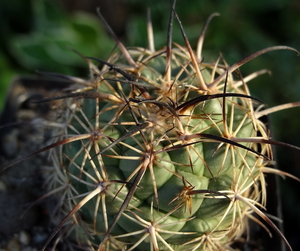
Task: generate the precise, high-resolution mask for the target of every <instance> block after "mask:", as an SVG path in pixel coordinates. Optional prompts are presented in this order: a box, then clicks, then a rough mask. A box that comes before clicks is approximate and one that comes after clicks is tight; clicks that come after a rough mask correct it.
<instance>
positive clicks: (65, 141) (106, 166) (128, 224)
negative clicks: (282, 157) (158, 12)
mask: <svg viewBox="0 0 300 251" xmlns="http://www.w3.org/2000/svg"><path fill="white" fill-rule="evenodd" d="M174 7H175V6H173V9H172V11H171V14H170V25H169V27H172V23H173V22H175V21H177V22H178V23H179V27H180V30H181V33H182V37H183V41H184V43H183V44H176V43H173V42H172V35H171V34H172V31H171V28H169V32H168V36H167V44H166V47H164V48H162V49H160V50H155V49H154V46H153V43H152V41H151V40H150V43H149V44H150V45H149V48H125V47H124V45H123V44H122V43H121V42H120V41H119V40H118V39H116V38H115V35H114V34H113V32H112V31H111V29H110V28H109V26H108V25H107V24H106V22H105V20H103V18H102V16H101V13H99V16H100V18H101V19H102V21H103V22H104V24H105V26H106V28H107V29H108V31H109V32H110V33H111V34H112V36H113V37H114V38H115V39H116V42H117V45H118V51H115V52H113V53H112V54H111V56H110V57H109V58H108V59H105V60H104V59H98V58H93V57H83V58H84V60H86V62H87V63H88V65H89V69H90V78H89V79H88V80H83V79H78V78H75V77H69V76H64V77H65V78H66V77H67V78H68V80H70V81H72V82H74V85H73V88H72V90H71V91H70V90H69V91H68V92H67V93H66V94H65V95H62V96H55V97H52V98H49V99H45V100H42V101H41V102H48V101H55V100H60V104H61V106H60V107H61V108H60V109H61V110H60V111H59V112H58V114H59V116H58V117H57V118H56V121H55V122H56V123H52V124H51V125H54V126H55V135H58V136H59V137H60V138H59V139H58V140H57V138H56V140H57V141H55V142H54V143H53V144H51V145H49V146H47V147H45V148H43V149H40V150H39V151H38V152H42V151H46V150H50V156H51V159H52V162H53V168H52V169H51V170H50V171H49V169H48V171H49V172H48V173H47V174H46V179H45V180H46V182H47V185H48V188H49V195H50V194H56V196H58V197H59V198H60V199H59V201H60V205H59V208H58V209H57V213H56V215H57V217H58V218H59V219H60V223H59V224H58V225H57V228H56V229H55V230H54V232H53V234H52V235H51V236H50V237H49V240H48V242H47V243H46V244H45V247H44V248H46V246H47V245H48V244H49V243H50V241H51V240H52V239H53V238H54V237H55V236H56V234H57V233H58V231H60V230H61V229H64V230H65V232H66V236H68V238H70V239H71V240H72V241H74V242H75V243H76V244H77V245H79V246H81V247H83V248H85V250H86V249H87V250H107V251H109V250H160V251H165V250H170V251H171V250H233V249H232V248H231V244H232V243H233V242H234V240H236V239H237V238H239V237H240V236H241V235H242V234H243V233H244V232H245V230H246V228H247V222H248V220H249V219H250V220H251V219H254V216H253V214H256V215H258V216H259V218H260V219H261V220H260V221H261V224H266V225H269V226H270V227H271V228H273V229H274V230H275V231H276V232H277V233H278V234H279V236H280V237H281V238H282V239H283V240H284V242H285V243H286V245H287V246H288V248H289V249H291V247H290V245H289V244H288V242H287V241H286V239H285V237H284V236H283V235H282V234H281V233H280V231H279V229H278V228H277V227H276V225H275V224H274V223H273V222H272V221H271V220H270V219H269V218H268V217H267V216H266V215H265V214H264V213H263V212H262V211H261V210H260V208H264V206H265V203H266V182H265V174H266V173H275V174H276V173H277V174H284V175H288V176H291V177H293V176H292V175H289V174H285V173H283V172H280V171H278V170H276V169H273V168H272V166H271V165H272V162H273V159H272V157H273V156H272V149H271V145H274V144H275V145H283V146H284V145H287V144H284V143H280V142H276V141H274V140H271V139H270V134H269V131H268V128H266V125H265V124H264V123H263V122H262V121H261V120H260V119H261V117H263V116H265V115H267V114H269V113H271V112H274V111H277V110H280V109H285V108H288V107H293V106H296V105H299V104H298V103H292V104H288V105H284V106H279V107H277V108H273V109H272V108H270V109H265V110H264V109H263V108H264V103H263V102H262V101H261V100H259V99H257V98H255V97H253V96H251V95H250V92H249V89H248V86H247V82H249V81H250V80H251V79H253V78H256V77H257V76H259V75H261V74H263V73H265V72H266V71H265V70H261V71H259V72H255V73H253V74H251V75H249V76H246V77H241V76H240V75H239V74H238V68H239V67H240V66H241V65H243V64H245V63H247V62H248V61H250V60H252V59H253V58H255V57H257V56H259V55H261V54H263V53H266V52H270V51H273V50H292V51H296V50H295V49H293V48H290V47H287V46H274V47H269V48H266V49H263V50H261V51H258V52H256V53H253V54H251V55H250V56H248V57H246V58H245V59H243V60H241V61H239V62H237V63H235V64H233V65H231V66H229V65H227V64H226V62H225V60H224V59H223V58H220V59H218V60H217V61H216V62H206V61H204V60H203V58H202V45H203V41H204V36H205V31H206V29H207V26H208V23H209V22H210V20H211V19H212V18H213V17H214V16H215V15H216V14H213V15H211V16H210V17H209V19H208V22H207V23H206V24H205V26H204V29H203V32H202V33H201V34H200V37H199V41H198V46H197V48H196V50H195V51H194V50H192V48H191V46H190V44H189V42H188V39H187V37H186V35H185V32H184V29H183V27H182V25H181V23H180V20H179V18H178V17H177V15H176V12H175V10H174ZM150 32H151V30H149V33H150ZM150 37H151V36H150ZM296 52H297V51H296ZM99 65H100V66H101V67H98V66H99ZM294 148H297V147H294ZM297 149H298V148H297ZM38 152H35V153H33V154H30V155H28V156H26V157H25V158H27V157H31V156H33V155H35V154H36V153H38ZM18 161H20V160H18ZM293 178H295V177H293ZM295 179H297V178H295ZM255 220H256V221H258V220H257V219H255Z"/></svg>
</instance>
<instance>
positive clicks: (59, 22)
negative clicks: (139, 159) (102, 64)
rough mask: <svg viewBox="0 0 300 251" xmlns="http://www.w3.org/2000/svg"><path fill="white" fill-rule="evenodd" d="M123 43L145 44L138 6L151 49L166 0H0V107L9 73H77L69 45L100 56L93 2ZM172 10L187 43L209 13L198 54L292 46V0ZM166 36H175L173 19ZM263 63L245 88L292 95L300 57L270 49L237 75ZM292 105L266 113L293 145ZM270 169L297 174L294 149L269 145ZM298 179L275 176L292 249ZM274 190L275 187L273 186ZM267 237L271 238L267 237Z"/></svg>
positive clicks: (298, 139) (298, 41) (201, 3)
mask: <svg viewBox="0 0 300 251" xmlns="http://www.w3.org/2000/svg"><path fill="white" fill-rule="evenodd" d="M97 7H100V8H101V12H102V13H103V15H104V17H105V18H106V20H107V21H108V22H109V23H110V25H111V26H112V28H113V29H114V30H115V32H116V34H117V35H118V36H119V37H120V39H121V40H122V42H124V44H125V45H127V46H147V33H146V9H147V7H150V8H151V12H152V22H153V27H154V33H155V43H156V48H160V47H161V46H163V45H165V43H166V30H167V25H168V18H169V10H170V1H163V0H148V1H142V0H127V1H126V0H89V1H84V0H71V1H70V0H61V1H58V0H57V1H55V0H44V1H43V0H11V1H6V0H0V23H1V25H0V76H1V77H0V109H1V107H2V105H3V103H4V100H5V95H6V90H7V88H8V85H9V83H10V82H11V81H12V80H13V78H14V77H16V76H20V75H22V76H27V75H33V74H35V73H34V72H35V70H43V71H52V72H59V73H65V74H70V75H76V76H81V77H84V76H85V75H86V74H87V68H86V65H85V62H84V61H83V60H82V59H81V58H80V57H79V56H78V55H76V54H75V53H74V52H72V51H71V50H70V48H73V49H76V50H77V51H79V52H80V53H82V54H83V55H86V56H94V57H99V58H102V59H105V58H106V57H107V56H108V54H109V52H110V51H111V50H112V49H113V47H114V42H113V40H112V39H110V37H109V36H108V35H107V33H106V32H105V30H104V29H103V27H102V25H101V23H100V20H99V18H98V17H97V13H96V8H97ZM176 11H177V13H178V15H179V17H180V19H181V21H182V23H183V26H184V28H185V31H186V33H187V36H188V38H189V39H190V43H191V44H192V45H193V46H194V48H195V45H196V43H197V39H198V36H199V34H200V31H201V28H202V26H203V24H204V22H205V20H206V19H207V18H208V16H209V15H210V14H211V13H213V12H219V13H220V17H216V18H214V19H213V20H212V22H211V24H210V26H209V29H208V31H207V35H206V39H205V43H204V57H205V59H206V60H216V59H217V58H218V56H219V53H222V54H223V56H224V58H225V59H226V60H227V62H228V64H231V65H232V64H234V63H235V62H236V61H239V60H240V59H242V58H244V57H246V56H247V55H249V54H251V53H253V52H255V51H257V50H260V49H262V48H265V47H268V46H273V45H288V46H291V47H295V48H296V49H298V50H300V1H298V0H264V1H248V0H222V1H221V0H190V1H186V0H177V6H176ZM173 41H175V42H178V43H182V42H183V40H182V37H181V34H180V31H179V28H178V25H177V23H176V22H175V23H174V34H173ZM260 69H269V70H270V71H271V72H272V75H271V76H269V75H264V76H260V77H259V78H257V79H256V80H253V81H252V82H250V90H251V91H252V95H253V96H255V97H258V98H260V99H262V100H264V101H265V102H266V103H267V104H268V105H269V106H270V107H271V106H274V105H278V104H282V103H287V102H292V101H300V57H297V55H296V53H295V52H291V51H275V52H271V53H268V54H265V55H262V56H260V57H259V58H256V59H254V60H253V61H251V62H249V63H247V64H246V65H245V66H242V67H241V72H242V74H243V75H244V76H245V75H247V74H249V73H251V72H253V71H256V70H260ZM299 114H300V108H295V109H292V110H287V111H282V112H279V113H278V114H274V115H271V116H270V121H271V126H272V129H273V133H274V139H277V140H279V141H284V142H288V143H291V144H295V145H298V146H300V136H299V131H298V130H299V129H300V116H299ZM276 155H277V159H278V168H280V169H282V170H284V171H287V172H290V173H292V174H294V175H296V176H298V177H300V157H299V156H300V154H299V152H296V151H295V150H291V149H286V148H282V147H276ZM298 191H300V185H299V184H298V183H297V182H296V181H293V180H291V179H286V180H285V181H283V182H281V192H282V195H283V199H282V201H283V212H284V222H285V234H286V235H287V238H288V240H289V241H290V242H291V244H292V245H293V247H294V249H295V250H300V245H299V239H300V198H299V196H300V195H299V192H298ZM274 193H275V191H274ZM274 238H278V237H277V236H275V237H274Z"/></svg>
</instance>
